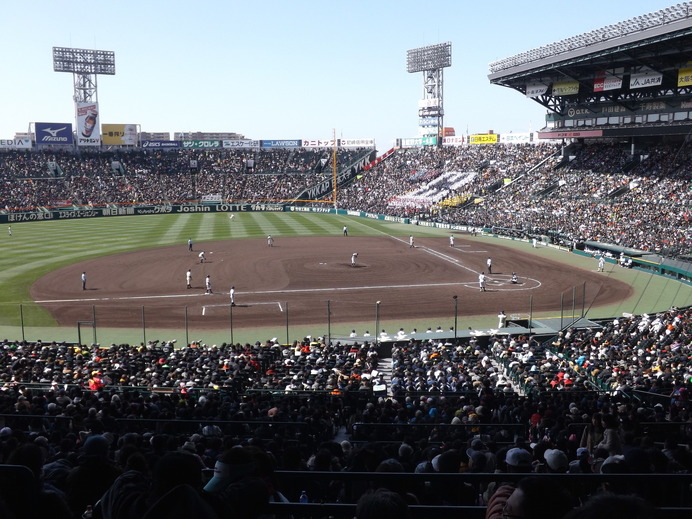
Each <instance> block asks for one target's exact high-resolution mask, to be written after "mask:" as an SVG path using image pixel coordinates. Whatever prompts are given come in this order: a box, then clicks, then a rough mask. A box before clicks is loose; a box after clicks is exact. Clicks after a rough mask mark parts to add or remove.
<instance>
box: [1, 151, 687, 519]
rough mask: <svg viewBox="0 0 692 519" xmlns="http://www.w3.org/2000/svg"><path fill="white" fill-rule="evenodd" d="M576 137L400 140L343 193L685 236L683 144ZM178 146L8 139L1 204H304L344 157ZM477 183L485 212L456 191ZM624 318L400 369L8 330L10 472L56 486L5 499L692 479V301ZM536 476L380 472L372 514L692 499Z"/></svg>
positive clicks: (427, 210) (406, 362) (343, 493)
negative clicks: (520, 141)
mask: <svg viewBox="0 0 692 519" xmlns="http://www.w3.org/2000/svg"><path fill="white" fill-rule="evenodd" d="M558 151H559V150H558V149H557V148H556V147H553V146H548V145H539V146H528V145H526V146H468V147H459V148H442V149H433V148H427V149H418V150H397V151H396V152H395V153H394V154H393V155H392V156H391V157H390V158H388V159H386V160H384V161H382V163H381V164H379V165H376V166H374V167H373V168H371V169H370V170H369V171H368V172H367V173H366V174H364V175H363V176H362V177H361V178H360V179H358V180H357V181H355V182H353V183H352V184H351V185H350V186H349V187H348V188H346V189H344V190H342V191H341V193H340V197H341V202H340V204H339V205H340V206H341V207H347V208H353V209H359V210H366V211H371V212H379V213H384V214H395V215H400V216H412V217H417V218H422V217H425V218H431V219H437V220H439V221H445V222H450V223H458V224H462V225H464V224H465V225H469V226H477V227H502V228H513V229H519V230H520V231H522V232H524V233H526V235H536V234H543V233H547V232H549V231H550V232H560V233H562V234H565V235H568V236H570V237H573V238H575V239H581V240H584V239H586V240H594V241H604V242H609V243H614V244H620V245H623V246H630V247H636V248H640V249H644V250H657V251H659V250H663V249H669V250H670V249H675V250H676V251H677V252H685V251H687V248H688V247H689V238H690V237H689V236H688V228H687V222H688V217H689V215H688V210H689V203H690V199H689V197H690V195H689V192H690V190H689V180H690V166H689V164H690V161H689V157H688V155H687V150H686V148H684V147H682V148H680V147H677V148H674V147H667V146H657V147H655V148H652V149H651V150H649V151H646V152H642V153H641V154H639V155H637V156H636V157H632V156H631V155H630V154H629V153H626V152H624V151H622V150H621V149H620V148H618V147H617V146H614V145H606V144H589V145H585V146H581V147H575V148H570V149H569V150H568V151H567V154H566V156H563V155H562V154H560V153H558ZM168 153H169V152H143V151H142V152H129V153H117V152H112V153H111V152H108V153H106V152H101V154H95V156H91V157H89V156H88V154H86V155H84V156H82V155H71V154H69V153H58V152H53V153H52V154H49V153H43V152H40V153H35V152H31V153H29V152H17V151H3V152H1V153H0V177H1V180H2V186H1V187H0V190H1V191H2V193H0V196H2V197H3V200H5V203H6V205H7V206H8V207H27V206H49V205H62V203H75V202H76V201H80V202H82V203H106V202H108V203H111V202H123V203H125V202H132V201H145V200H146V201H162V200H166V201H174V200H190V199H194V198H195V194H199V193H209V194H211V193H217V192H218V193H222V194H223V197H224V198H228V199H243V198H245V199H265V198H266V199H272V198H286V199H290V198H291V197H293V196H295V195H296V193H297V192H299V191H300V190H302V189H304V188H305V187H307V186H309V185H312V184H313V183H314V182H316V181H318V179H320V178H321V177H320V175H323V174H324V168H325V167H328V166H329V163H328V160H329V159H330V156H329V154H328V153H327V152H326V151H325V150H321V151H318V150H316V151H314V152H311V153H308V154H305V155H302V154H300V153H294V152H267V154H266V155H264V154H263V153H265V152H257V153H255V154H254V156H253V160H254V163H253V167H254V168H255V170H256V171H255V173H252V174H248V173H247V172H246V171H243V168H247V166H248V162H247V160H248V158H249V157H247V156H245V155H244V153H245V152H241V153H238V152H232V151H229V152H225V151H224V152H222V153H218V154H216V153H214V152H203V153H201V154H197V155H196V158H197V160H198V168H199V171H198V174H197V175H195V176H194V178H195V180H194V182H193V181H192V180H191V178H192V177H191V176H190V172H189V159H190V157H191V155H190V154H189V153H190V152H189V150H186V151H180V152H175V153H173V154H170V155H169V154H168ZM571 157H573V158H571ZM355 158H356V156H355V155H354V156H350V157H349V158H348V159H347V160H348V161H351V160H354V159H355ZM113 161H118V162H120V163H121V164H122V167H123V171H115V170H114V169H113V167H112V163H113ZM49 163H51V164H57V165H58V166H59V168H54V167H53V166H49ZM342 164H343V163H342ZM186 168H187V170H186ZM265 182H266V183H265ZM466 195H467V196H471V197H474V198H475V199H476V202H480V203H474V204H469V205H464V204H463V203H460V204H458V205H454V204H452V205H448V206H441V205H440V202H442V201H444V200H449V199H454V198H455V197H458V198H459V200H465V199H466V198H465V196H466ZM84 201H87V202H84ZM603 324H604V325H603V327H602V328H598V329H596V328H594V329H582V330H577V329H567V330H565V331H564V332H561V333H560V334H559V335H558V336H556V337H554V338H553V339H551V340H550V341H548V342H541V341H540V340H539V339H538V338H536V337H532V336H517V337H508V336H507V337H506V336H494V337H491V338H490V340H489V342H487V343H485V341H481V340H479V339H477V338H471V339H455V340H447V339H439V338H437V336H436V338H433V339H428V340H417V339H410V340H402V341H398V342H397V344H396V345H395V346H394V347H393V350H392V359H391V361H387V362H391V366H390V367H391V376H387V377H386V376H385V375H384V372H383V362H385V360H384V359H382V358H381V357H380V349H379V348H378V347H377V344H376V343H372V342H364V343H359V342H356V341H355V340H354V341H349V342H348V343H333V344H331V343H325V342H324V341H323V340H322V338H319V339H316V340H311V339H309V338H306V339H305V340H302V341H296V342H294V343H293V344H289V345H282V344H279V343H277V342H276V341H264V342H257V343H255V344H246V345H240V344H221V345H218V346H217V345H211V346H207V345H205V344H197V343H194V344H190V345H185V346H183V347H182V348H178V347H176V345H175V344H173V343H170V342H163V343H161V342H158V341H152V342H149V343H146V344H140V345H129V344H121V345H116V344H114V345H110V346H107V347H102V346H99V345H91V346H85V345H73V344H65V343H55V342H47V343H43V342H40V341H39V342H35V343H31V342H23V341H8V340H5V341H3V342H2V343H0V383H1V384H2V388H1V390H0V420H2V422H3V424H2V425H4V426H3V427H2V428H0V463H2V464H15V465H21V466H25V467H27V468H28V470H29V473H28V474H29V476H28V477H29V478H30V480H31V481H32V488H33V489H34V490H35V491H36V495H37V496H39V498H37V499H36V500H35V501H34V502H33V503H32V506H31V514H33V515H23V514H25V512H26V513H29V512H28V511H27V510H29V508H26V509H25V510H24V512H21V508H15V507H14V505H13V503H12V500H11V497H8V496H7V493H0V495H1V496H2V500H0V515H2V516H7V517H32V516H43V515H47V512H46V511H48V510H49V511H50V513H51V515H54V516H56V517H58V518H60V517H65V518H72V517H79V516H80V515H81V514H82V513H83V512H84V511H85V509H86V508H87V507H94V513H95V514H99V516H101V517H112V518H116V517H158V516H161V515H164V514H166V513H168V514H170V513H171V512H170V511H171V510H172V509H173V510H174V509H176V507H177V509H178V510H180V509H181V508H180V507H185V509H189V510H196V512H195V513H196V514H197V515H190V516H191V517H192V516H196V517H210V518H214V517H226V516H228V515H229V514H230V513H231V510H233V514H234V515H238V516H244V517H255V516H257V515H258V513H259V511H260V510H262V509H263V506H264V504H265V503H267V502H270V501H284V500H289V501H294V502H297V501H298V500H299V499H300V494H301V491H302V490H305V491H306V493H307V494H308V495H309V496H312V497H311V499H312V500H318V499H324V500H330V501H333V502H336V501H342V502H343V501H349V499H350V500H352V501H354V497H353V495H352V494H351V495H349V494H348V491H347V486H346V485H343V484H342V483H340V482H339V481H338V480H336V479H335V480H334V481H329V480H327V481H325V480H324V478H323V477H320V478H316V479H315V480H311V481H309V482H307V483H302V482H301V483H298V482H296V481H292V480H291V478H288V479H284V480H280V479H277V477H276V474H275V473H274V470H275V469H280V470H289V471H294V470H295V471H330V472H337V471H352V472H387V471H388V472H419V473H420V472H423V473H426V472H430V473H457V472H467V473H469V474H474V473H494V472H497V473H499V474H500V476H498V478H497V481H498V482H501V481H502V476H501V475H502V474H504V473H512V472H519V473H532V472H536V473H546V472H547V473H556V474H557V473H597V474H608V473H633V474H654V473H656V474H674V473H683V472H685V473H689V471H690V470H692V450H691V448H690V445H692V416H691V415H690V402H689V395H690V391H691V390H692V367H691V364H690V361H689V359H690V358H692V346H691V344H692V337H691V336H690V334H691V333H692V332H691V330H692V310H690V309H677V308H672V309H670V310H669V311H666V312H660V313H658V314H656V315H646V314H644V315H638V316H631V317H621V318H617V319H613V320H612V321H610V322H606V323H603ZM383 386H384V387H386V390H382V387H383ZM279 424H282V425H281V427H279ZM285 424H295V425H296V427H295V428H292V427H289V426H286V425H285ZM342 439H343V440H342ZM205 471H206V472H205ZM95 474H98V477H96V476H95ZM212 474H213V476H212ZM0 476H2V474H0ZM538 480H539V481H538V482H536V481H534V480H532V479H529V480H526V481H523V482H520V483H519V485H518V486H517V487H516V488H517V489H518V490H517V489H515V487H514V486H511V487H506V486H500V485H496V484H494V483H491V484H483V485H481V486H479V485H477V484H472V483H471V482H461V483H460V482H459V481H457V480H455V482H454V483H453V484H450V483H435V482H430V484H428V485H423V486H421V487H417V486H413V487H410V486H409V487H404V486H399V485H398V484H396V483H394V482H392V483H391V484H390V487H391V488H390V489H389V491H390V492H391V494H386V493H381V494H369V493H365V490H366V487H367V485H366V484H365V483H364V482H363V484H362V485H357V487H358V488H361V490H362V492H361V493H364V495H365V496H368V497H367V498H365V499H364V500H363V503H362V506H359V510H360V512H359V513H360V514H361V516H362V517H367V513H368V510H371V511H372V509H376V508H377V506H380V505H382V503H389V504H390V505H391V506H395V505H396V506H401V503H402V502H403V503H404V505H405V506H404V509H405V507H406V506H408V505H410V504H430V505H482V506H487V516H488V517H492V518H495V517H498V518H499V517H501V516H503V509H507V508H510V509H511V508H512V507H518V508H522V507H524V513H527V512H526V511H527V510H533V508H531V507H532V506H535V503H534V504H531V496H533V495H535V494H536V492H537V489H538V490H539V491H540V492H539V493H543V494H544V495H545V494H546V493H548V494H549V495H550V496H560V499H559V500H558V501H560V502H562V503H568V505H569V506H566V507H565V508H564V509H563V508H560V507H559V505H558V504H555V503H553V504H551V505H550V506H549V507H548V506H547V505H546V504H545V503H543V508H545V509H548V510H549V511H550V512H551V517H563V515H564V514H565V513H567V510H568V509H569V508H572V507H573V506H574V505H575V504H583V505H584V507H585V508H584V509H583V510H581V511H580V509H576V511H573V512H572V515H571V516H569V517H580V515H579V514H580V513H581V514H582V516H583V517H589V515H588V514H589V512H588V510H589V508H588V507H589V506H593V505H591V503H592V500H597V499H601V500H604V499H608V498H609V497H608V496H610V494H604V496H605V497H603V496H601V492H600V491H602V490H604V489H605V490H608V491H609V492H610V493H611V494H616V495H620V494H626V493H632V492H634V493H636V494H637V495H638V496H639V498H638V499H639V500H640V501H636V506H637V507H638V508H637V510H639V511H640V512H642V511H644V512H642V513H648V512H646V511H647V510H649V508H648V507H650V506H652V505H653V506H664V505H671V504H673V505H680V506H690V505H691V504H692V503H690V501H689V495H688V494H685V492H681V488H682V487H684V486H685V484H684V483H682V484H681V486H666V485H664V484H662V483H661V484H653V483H649V484H647V485H640V484H638V483H636V482H630V483H628V485H629V486H628V487H627V488H623V487H621V486H619V485H618V484H616V483H610V484H607V483H606V484H605V488H600V486H599V488H595V487H593V486H588V488H587V487H583V486H582V487H578V488H575V487H572V486H571V487H570V496H569V498H568V497H566V495H565V494H563V493H562V492H563V491H564V490H565V488H564V487H561V486H559V485H558V486H551V485H554V484H555V481H552V482H550V480H548V479H546V478H538ZM299 485H300V486H299ZM599 485H600V484H599ZM680 496H686V497H684V498H681V497H680ZM520 497H521V498H522V499H524V501H520ZM399 499H403V501H398V500H399ZM613 499H615V498H613ZM681 499H686V500H685V501H684V502H682V501H680V500H681ZM616 502H617V503H619V506H620V505H623V502H622V501H617V499H616ZM97 503H98V504H97ZM522 503H523V504H522ZM630 504H632V503H630ZM24 505H25V506H26V503H24ZM601 506H602V507H603V508H606V509H607V505H606V504H601ZM623 506H624V505H623ZM3 507H4V508H3ZM399 510H400V513H399V515H398V517H401V509H399ZM34 512H35V513H34ZM13 514H14V515H13ZM147 514H148V515H147ZM155 514H160V515H155ZM376 515H377V514H376ZM505 515H507V514H505ZM531 515H532V516H536V517H539V516H540V517H542V516H541V515H539V512H537V511H536V512H535V513H532V514H531ZM644 516H645V515H644ZM378 517H382V514H379V515H378Z"/></svg>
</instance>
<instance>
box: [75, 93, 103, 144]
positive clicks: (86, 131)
mask: <svg viewBox="0 0 692 519" xmlns="http://www.w3.org/2000/svg"><path fill="white" fill-rule="evenodd" d="M75 107H76V110H77V146H100V145H101V133H100V131H99V124H98V116H99V105H98V103H75Z"/></svg>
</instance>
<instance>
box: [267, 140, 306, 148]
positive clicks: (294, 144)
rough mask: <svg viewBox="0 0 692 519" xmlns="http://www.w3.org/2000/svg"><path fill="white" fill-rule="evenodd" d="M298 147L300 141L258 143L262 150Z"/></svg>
mask: <svg viewBox="0 0 692 519" xmlns="http://www.w3.org/2000/svg"><path fill="white" fill-rule="evenodd" d="M300 145H301V142H300V139H287V140H267V141H265V140H262V141H260V147H262V148H300Z"/></svg>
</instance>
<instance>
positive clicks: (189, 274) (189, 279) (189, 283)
mask: <svg viewBox="0 0 692 519" xmlns="http://www.w3.org/2000/svg"><path fill="white" fill-rule="evenodd" d="M185 281H187V288H192V270H190V269H187V273H186V274H185Z"/></svg>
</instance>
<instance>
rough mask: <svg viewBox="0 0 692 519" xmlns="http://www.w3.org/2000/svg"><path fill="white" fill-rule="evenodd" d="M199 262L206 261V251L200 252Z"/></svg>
mask: <svg viewBox="0 0 692 519" xmlns="http://www.w3.org/2000/svg"><path fill="white" fill-rule="evenodd" d="M199 262H200V263H204V251H202V252H200V253H199Z"/></svg>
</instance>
